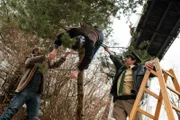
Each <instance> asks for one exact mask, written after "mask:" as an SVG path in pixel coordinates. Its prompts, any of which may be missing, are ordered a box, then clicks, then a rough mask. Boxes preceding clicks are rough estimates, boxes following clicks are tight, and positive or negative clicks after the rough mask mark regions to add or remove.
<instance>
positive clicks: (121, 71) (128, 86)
mask: <svg viewBox="0 0 180 120" xmlns="http://www.w3.org/2000/svg"><path fill="white" fill-rule="evenodd" d="M104 49H105V51H107V52H108V53H109V54H110V58H111V60H112V61H113V63H114V65H115V67H116V74H115V76H114V80H113V85H112V88H111V94H112V95H113V102H114V109H113V117H114V118H115V119H116V120H126V119H127V117H128V116H129V115H130V112H131V109H132V107H133V104H134V102H135V99H136V95H137V93H138V90H139V88H140V85H141V82H142V80H143V77H144V74H145V72H146V69H148V70H151V69H153V67H154V66H153V64H152V63H151V62H146V63H145V66H144V65H138V63H140V62H141V59H140V58H139V57H138V56H137V54H136V53H135V52H132V53H131V54H127V55H126V56H125V59H124V62H123V61H122V60H120V59H119V58H117V57H116V56H114V55H112V53H111V51H110V50H109V49H108V47H104ZM135 120H141V115H140V114H139V113H138V114H136V117H135Z"/></svg>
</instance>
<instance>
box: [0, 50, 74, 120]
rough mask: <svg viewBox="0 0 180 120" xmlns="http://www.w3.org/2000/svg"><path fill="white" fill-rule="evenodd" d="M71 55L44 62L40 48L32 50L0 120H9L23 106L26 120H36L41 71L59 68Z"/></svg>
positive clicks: (41, 87)
mask: <svg viewBox="0 0 180 120" xmlns="http://www.w3.org/2000/svg"><path fill="white" fill-rule="evenodd" d="M69 53H71V52H67V53H65V55H64V57H62V58H61V59H59V60H58V61H56V62H54V63H52V62H51V63H50V62H46V61H48V60H46V58H45V56H44V55H43V54H42V50H41V48H40V47H37V48H34V49H33V50H32V54H31V55H30V56H29V57H28V58H27V60H26V61H25V72H24V74H23V76H22V78H21V80H20V83H19V85H18V87H17V89H16V91H15V92H16V95H15V96H14V98H13V99H12V102H11V104H10V105H9V106H8V107H7V109H6V111H5V112H4V113H3V114H2V116H1V117H0V120H10V119H11V118H12V117H13V116H14V115H15V114H16V113H17V112H18V110H19V109H20V108H21V106H22V105H23V104H26V106H27V120H38V113H39V108H40V94H42V93H43V90H44V83H45V80H44V79H45V77H44V75H45V72H43V69H46V68H55V67H59V66H60V65H61V64H62V63H63V62H64V61H65V59H66V56H67V55H68V54H69Z"/></svg>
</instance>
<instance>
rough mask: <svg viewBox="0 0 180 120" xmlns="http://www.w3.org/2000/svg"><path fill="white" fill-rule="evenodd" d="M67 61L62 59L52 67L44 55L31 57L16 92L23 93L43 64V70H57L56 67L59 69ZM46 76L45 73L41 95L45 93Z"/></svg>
mask: <svg viewBox="0 0 180 120" xmlns="http://www.w3.org/2000/svg"><path fill="white" fill-rule="evenodd" d="M65 60H66V58H64V57H62V58H60V59H59V60H58V61H57V62H55V63H54V64H53V65H52V66H50V65H49V64H48V63H49V62H46V61H45V57H44V56H43V55H41V56H34V55H31V56H30V57H28V58H27V60H26V61H25V72H24V74H23V76H22V78H21V80H20V83H19V85H18V87H17V88H16V90H15V92H17V93H18V92H21V91H22V90H23V89H24V88H25V87H26V86H27V84H28V83H29V82H30V81H31V78H32V77H33V75H34V73H35V71H36V69H37V66H38V64H42V63H43V64H42V65H43V69H44V70H47V69H48V68H55V67H59V66H60V65H61V64H62V63H64V61H65ZM45 74H46V73H43V77H42V83H41V86H40V87H41V88H40V93H43V91H44V85H45V84H44V83H45V77H44V76H45Z"/></svg>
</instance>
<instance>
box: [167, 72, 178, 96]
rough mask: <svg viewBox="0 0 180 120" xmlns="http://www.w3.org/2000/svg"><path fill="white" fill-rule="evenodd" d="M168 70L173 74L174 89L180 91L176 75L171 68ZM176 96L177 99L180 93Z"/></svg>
mask: <svg viewBox="0 0 180 120" xmlns="http://www.w3.org/2000/svg"><path fill="white" fill-rule="evenodd" d="M169 72H170V73H171V74H172V75H173V76H174V78H172V81H173V84H174V87H175V89H176V90H177V91H178V92H179V93H180V85H179V82H178V80H177V77H176V75H175V73H174V71H173V70H172V69H170V70H169ZM178 97H179V99H180V95H178Z"/></svg>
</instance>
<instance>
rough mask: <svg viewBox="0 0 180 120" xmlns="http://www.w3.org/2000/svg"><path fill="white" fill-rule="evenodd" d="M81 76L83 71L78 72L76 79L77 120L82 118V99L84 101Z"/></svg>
mask: <svg viewBox="0 0 180 120" xmlns="http://www.w3.org/2000/svg"><path fill="white" fill-rule="evenodd" d="M83 76H84V71H82V72H80V73H79V75H78V79H77V86H78V87H77V90H78V103H77V120H83V106H84V105H83V101H84V89H83Z"/></svg>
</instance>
